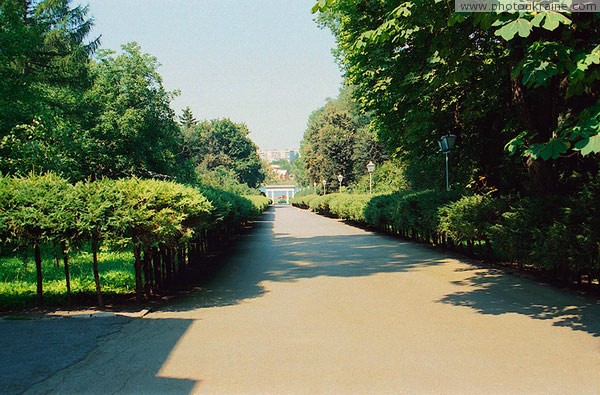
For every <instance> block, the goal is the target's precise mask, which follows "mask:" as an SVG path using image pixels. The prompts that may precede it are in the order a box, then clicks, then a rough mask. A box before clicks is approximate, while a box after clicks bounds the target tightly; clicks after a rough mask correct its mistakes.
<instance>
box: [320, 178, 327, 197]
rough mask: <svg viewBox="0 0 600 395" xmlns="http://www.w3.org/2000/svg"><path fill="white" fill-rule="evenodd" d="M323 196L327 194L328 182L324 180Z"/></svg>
mask: <svg viewBox="0 0 600 395" xmlns="http://www.w3.org/2000/svg"><path fill="white" fill-rule="evenodd" d="M321 182H322V183H323V195H325V194H327V180H325V179H323V181H321Z"/></svg>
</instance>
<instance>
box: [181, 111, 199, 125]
mask: <svg viewBox="0 0 600 395" xmlns="http://www.w3.org/2000/svg"><path fill="white" fill-rule="evenodd" d="M197 123H198V120H197V119H196V118H195V117H194V114H193V113H192V109H191V108H189V107H186V108H184V109H183V111H182V112H181V115H180V116H179V124H180V125H181V127H182V128H185V129H191V128H192V127H194V125H196V124H197Z"/></svg>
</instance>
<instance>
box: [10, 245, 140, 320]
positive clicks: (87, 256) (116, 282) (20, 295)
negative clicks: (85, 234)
mask: <svg viewBox="0 0 600 395" xmlns="http://www.w3.org/2000/svg"><path fill="white" fill-rule="evenodd" d="M43 260H44V263H43V275H44V301H45V303H46V305H48V306H55V305H65V304H66V303H67V288H66V285H65V271H64V266H63V264H62V259H61V260H60V262H59V266H58V267H57V266H56V263H55V260H54V257H53V255H52V254H51V253H50V251H45V252H44V253H43ZM98 260H99V264H98V266H99V270H100V282H101V286H102V292H103V294H105V295H107V296H109V295H125V294H130V293H132V292H134V291H135V276H134V272H133V254H132V253H131V252H115V251H103V252H101V253H100V254H99V255H98ZM69 271H70V275H71V293H72V296H73V298H74V300H75V303H78V302H80V301H83V300H85V301H88V300H90V301H91V303H93V300H94V297H95V295H96V287H95V285H94V275H93V272H92V254H91V253H90V252H86V251H81V252H79V253H77V254H72V255H70V259H69ZM35 292H36V272H35V262H34V261H33V256H32V254H29V256H28V257H27V258H25V259H24V257H23V256H18V255H6V254H5V255H0V311H7V310H12V309H23V308H28V307H34V306H35Z"/></svg>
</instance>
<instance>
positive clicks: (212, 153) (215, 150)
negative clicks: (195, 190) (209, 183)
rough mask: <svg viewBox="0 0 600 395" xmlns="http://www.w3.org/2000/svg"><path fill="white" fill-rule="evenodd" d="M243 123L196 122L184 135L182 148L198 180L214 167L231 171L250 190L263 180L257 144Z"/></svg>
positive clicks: (223, 121)
mask: <svg viewBox="0 0 600 395" xmlns="http://www.w3.org/2000/svg"><path fill="white" fill-rule="evenodd" d="M249 133H250V131H249V130H248V128H247V127H246V125H244V124H238V123H234V122H232V121H231V120H230V119H218V120H212V121H203V122H200V123H198V124H197V125H196V126H194V127H193V129H190V130H188V131H187V132H184V141H183V146H184V147H185V151H186V153H187V155H188V158H189V159H190V160H191V161H192V162H193V163H194V165H195V166H196V171H197V172H198V175H199V177H200V178H202V177H203V175H204V174H206V173H207V172H211V171H213V170H215V169H217V168H223V169H225V170H231V171H233V172H234V173H235V175H236V177H237V179H238V181H239V182H242V183H245V184H247V185H248V186H250V187H251V188H254V187H257V186H258V185H259V184H260V183H261V182H263V181H264V179H265V169H264V167H263V165H262V162H261V160H260V157H259V156H258V149H257V147H256V145H255V144H254V143H253V142H252V140H250V138H249V137H248V134H249Z"/></svg>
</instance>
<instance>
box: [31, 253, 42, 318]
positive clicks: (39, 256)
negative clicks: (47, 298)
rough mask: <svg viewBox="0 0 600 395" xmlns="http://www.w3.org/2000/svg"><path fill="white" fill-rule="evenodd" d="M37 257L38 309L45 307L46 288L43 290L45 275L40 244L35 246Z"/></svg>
mask: <svg viewBox="0 0 600 395" xmlns="http://www.w3.org/2000/svg"><path fill="white" fill-rule="evenodd" d="M33 250H34V255H35V271H36V274H37V290H36V300H37V305H38V307H42V306H44V288H43V280H44V278H43V274H42V253H41V251H40V244H39V243H38V242H35V244H34V245H33Z"/></svg>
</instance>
